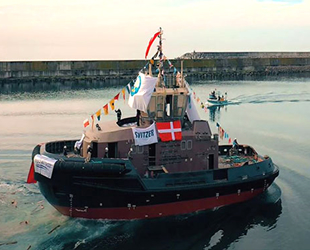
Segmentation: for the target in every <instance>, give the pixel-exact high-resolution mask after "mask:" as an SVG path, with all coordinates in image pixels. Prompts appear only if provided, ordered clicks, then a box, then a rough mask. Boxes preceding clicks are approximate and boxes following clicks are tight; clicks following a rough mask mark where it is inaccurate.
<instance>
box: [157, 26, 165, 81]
mask: <svg viewBox="0 0 310 250" xmlns="http://www.w3.org/2000/svg"><path fill="white" fill-rule="evenodd" d="M159 32H160V33H159V36H158V37H159V45H158V52H159V63H158V71H159V72H158V82H157V86H162V81H163V74H162V73H163V72H162V70H163V66H164V65H163V46H162V45H163V44H162V34H163V30H162V28H161V27H160V28H159Z"/></svg>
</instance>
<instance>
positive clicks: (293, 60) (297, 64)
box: [0, 52, 310, 93]
mask: <svg viewBox="0 0 310 250" xmlns="http://www.w3.org/2000/svg"><path fill="white" fill-rule="evenodd" d="M181 60H183V61H184V73H185V74H186V75H187V76H188V77H190V78H193V77H194V78H206V79H222V78H225V79H230V78H231V79H236V78H237V79H242V78H244V77H247V76H274V75H283V74H285V75H290V74H294V75H296V74H297V75H298V74H303V73H309V72H310V53H308V52H285V53H280V52H277V53H263V52H261V53H259V52H256V53H254V52H250V53H246V52H242V53H241V52H240V53H199V52H193V53H188V54H185V55H184V56H182V57H180V58H178V59H174V60H170V61H171V62H172V63H173V65H174V66H175V67H176V68H177V69H179V70H180V64H181V63H180V62H181ZM146 63H147V61H145V60H123V61H113V60H112V61H33V62H0V92H1V93H10V92H15V91H31V90H34V89H35V90H54V89H77V88H90V87H104V86H113V85H114V86H116V85H123V84H125V83H127V82H129V81H130V80H132V79H135V78H136V76H137V74H138V72H139V71H140V70H141V69H142V68H143V67H144V66H145V65H146Z"/></svg>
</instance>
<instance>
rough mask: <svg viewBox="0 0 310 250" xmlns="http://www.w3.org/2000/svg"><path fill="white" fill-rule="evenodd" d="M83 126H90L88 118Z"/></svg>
mask: <svg viewBox="0 0 310 250" xmlns="http://www.w3.org/2000/svg"><path fill="white" fill-rule="evenodd" d="M83 126H84V128H87V127H88V126H89V120H88V119H85V120H84V122H83Z"/></svg>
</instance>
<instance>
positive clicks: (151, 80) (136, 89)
mask: <svg viewBox="0 0 310 250" xmlns="http://www.w3.org/2000/svg"><path fill="white" fill-rule="evenodd" d="M156 82H157V77H152V76H148V75H145V74H143V73H139V75H138V77H137V80H136V82H135V84H134V86H132V87H131V89H130V96H129V100H128V105H129V106H130V107H131V108H134V109H139V110H142V111H144V112H146V111H147V106H148V105H149V102H150V99H151V96H152V93H153V91H154V88H155V84H156Z"/></svg>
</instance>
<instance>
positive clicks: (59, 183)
mask: <svg viewBox="0 0 310 250" xmlns="http://www.w3.org/2000/svg"><path fill="white" fill-rule="evenodd" d="M157 38H158V40H159V46H158V51H157V52H156V54H155V55H154V56H153V58H152V61H150V63H149V64H148V67H144V68H143V70H142V71H141V72H140V73H139V75H138V77H137V79H136V81H135V83H134V85H131V87H130V96H129V100H128V105H129V106H130V107H131V108H133V109H135V110H136V111H137V112H136V113H137V115H136V116H134V117H130V116H129V117H125V118H124V119H121V118H120V119H119V120H118V121H104V119H95V120H93V126H92V125H90V124H89V121H88V120H87V121H85V122H84V127H85V129H84V132H83V136H82V138H81V139H80V140H79V139H78V138H77V139H75V140H60V141H52V142H46V143H41V144H38V145H36V146H35V147H34V149H33V153H32V164H31V168H30V171H29V175H28V182H36V181H37V182H38V185H39V188H40V191H41V193H42V195H43V196H44V197H45V198H46V200H47V201H48V202H49V203H50V204H51V205H52V206H54V207H55V208H56V209H57V210H58V211H59V212H60V213H62V214H64V215H66V216H70V217H82V218H89V219H109V220H131V219H145V218H156V217H164V216H173V215H179V214H187V213H193V212H197V211H203V210H213V209H217V208H219V207H222V206H228V205H231V204H235V203H240V202H245V201H247V200H250V199H252V198H253V197H255V196H257V195H259V194H261V193H263V192H264V191H265V190H267V189H268V187H269V186H270V185H271V184H272V183H273V181H274V180H275V178H276V177H277V176H278V174H279V169H278V167H277V166H276V165H275V164H273V162H272V160H271V158H270V157H268V156H261V155H259V154H258V153H257V152H256V151H255V149H254V148H253V147H251V146H249V145H242V144H240V145H238V147H233V146H232V145H219V138H218V134H212V132H211V129H210V126H209V123H208V121H206V120H203V119H201V118H200V117H199V114H198V112H197V110H196V108H195V105H194V101H193V99H194V98H193V95H192V93H191V89H190V87H189V85H188V83H187V82H186V80H185V78H184V76H183V70H182V69H183V65H182V64H181V71H180V72H177V73H176V70H175V67H174V66H173V65H172V64H171V63H170V62H169V60H167V59H166V58H165V59H164V54H163V51H162V30H161V29H160V30H159V32H157V33H156V34H155V35H154V36H153V38H152V39H151V41H150V44H151V43H152V42H153V41H154V40H155V39H157ZM150 44H149V46H148V49H149V47H150ZM146 54H147V53H146ZM157 56H158V57H159V62H158V64H156V63H154V61H153V60H154V59H155V58H157ZM164 62H168V64H169V65H167V68H168V69H167V70H165V71H163V68H164V66H165V65H164ZM152 65H156V67H157V68H155V69H153V67H152ZM169 70H170V71H169ZM155 72H156V74H157V76H156V77H154V76H153V73H155ZM158 72H159V73H158ZM104 107H106V106H104ZM107 107H109V106H107ZM111 107H112V105H111ZM113 108H114V106H113ZM113 110H114V109H113ZM95 114H96V115H98V114H99V115H100V112H99V111H98V112H96V113H95ZM91 117H92V118H93V117H94V116H91ZM102 118H104V116H102Z"/></svg>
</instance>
